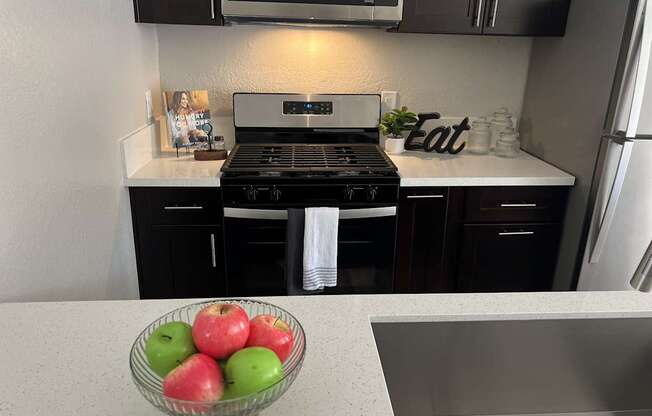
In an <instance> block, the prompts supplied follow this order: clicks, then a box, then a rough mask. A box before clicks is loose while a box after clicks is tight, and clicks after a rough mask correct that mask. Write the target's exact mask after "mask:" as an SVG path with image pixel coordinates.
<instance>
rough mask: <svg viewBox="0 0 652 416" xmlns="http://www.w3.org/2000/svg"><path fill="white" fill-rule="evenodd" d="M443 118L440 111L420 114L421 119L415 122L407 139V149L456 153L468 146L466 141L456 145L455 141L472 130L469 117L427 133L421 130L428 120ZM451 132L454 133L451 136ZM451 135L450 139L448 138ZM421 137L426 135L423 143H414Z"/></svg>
mask: <svg viewBox="0 0 652 416" xmlns="http://www.w3.org/2000/svg"><path fill="white" fill-rule="evenodd" d="M439 118H441V115H440V114H439V113H421V114H419V121H418V122H417V124H415V126H414V129H412V132H410V135H409V136H408V138H407V139H406V140H405V148H406V149H407V150H424V151H426V152H432V151H433V150H435V151H436V152H437V153H446V152H448V153H450V154H452V155H456V154H458V153H459V152H461V151H462V150H464V148H465V147H466V142H465V143H462V144H461V145H459V146H457V147H455V142H457V139H459V138H460V136H461V135H462V133H464V132H465V131H468V130H471V126H469V118H468V117H466V118H465V119H464V120H462V122H461V123H460V124H456V125H454V126H453V127H452V128H451V127H445V126H440V127H437V128H435V129H434V130H432V131H431V132H430V133H428V134H427V135H426V132H425V131H424V130H421V127H423V125H424V124H425V122H426V121H428V120H436V119H439ZM451 133H453V135H452V136H451ZM449 136H450V139H449V138H448V137H449ZM419 137H425V139H424V141H423V143H414V140H415V139H417V138H419Z"/></svg>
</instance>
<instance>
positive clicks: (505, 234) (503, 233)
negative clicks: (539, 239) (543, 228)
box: [498, 231, 534, 237]
mask: <svg viewBox="0 0 652 416" xmlns="http://www.w3.org/2000/svg"><path fill="white" fill-rule="evenodd" d="M498 235H499V236H502V237H509V236H516V235H534V231H503V232H502V233H498Z"/></svg>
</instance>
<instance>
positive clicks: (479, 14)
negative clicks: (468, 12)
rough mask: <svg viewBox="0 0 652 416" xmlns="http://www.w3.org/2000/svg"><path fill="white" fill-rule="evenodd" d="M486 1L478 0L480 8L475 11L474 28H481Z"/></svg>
mask: <svg viewBox="0 0 652 416" xmlns="http://www.w3.org/2000/svg"><path fill="white" fill-rule="evenodd" d="M483 3H484V0H478V3H477V4H478V7H477V9H476V10H475V21H474V22H473V27H480V25H481V24H482V4H483Z"/></svg>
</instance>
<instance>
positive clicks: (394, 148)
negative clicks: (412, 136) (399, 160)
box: [385, 136, 405, 155]
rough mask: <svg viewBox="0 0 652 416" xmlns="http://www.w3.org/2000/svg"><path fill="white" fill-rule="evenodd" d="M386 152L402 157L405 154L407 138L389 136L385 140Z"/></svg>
mask: <svg viewBox="0 0 652 416" xmlns="http://www.w3.org/2000/svg"><path fill="white" fill-rule="evenodd" d="M385 152H387V153H389V154H390V155H400V154H401V153H403V152H405V137H401V136H388V137H387V139H385Z"/></svg>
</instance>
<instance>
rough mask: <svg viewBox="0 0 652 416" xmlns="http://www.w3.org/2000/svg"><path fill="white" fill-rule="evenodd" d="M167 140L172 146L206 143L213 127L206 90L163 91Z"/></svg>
mask: <svg viewBox="0 0 652 416" xmlns="http://www.w3.org/2000/svg"><path fill="white" fill-rule="evenodd" d="M163 99H164V102H165V111H166V113H167V124H168V140H169V145H170V147H172V148H175V147H177V148H178V147H188V146H193V145H196V144H201V143H206V142H207V140H208V134H207V132H209V131H211V130H212V129H211V128H208V126H206V125H207V124H208V125H210V126H211V127H213V122H212V120H211V111H210V109H209V106H208V91H205V90H197V91H165V93H164V94H163Z"/></svg>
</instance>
